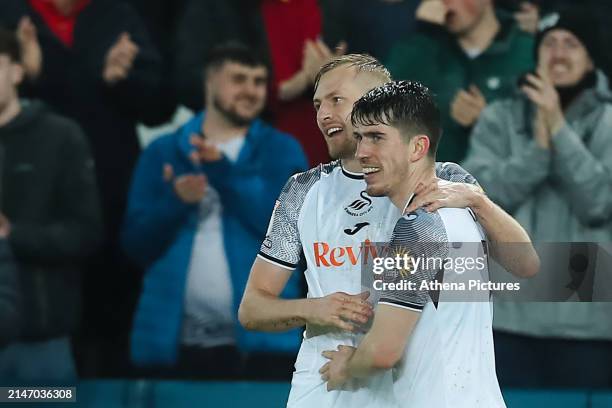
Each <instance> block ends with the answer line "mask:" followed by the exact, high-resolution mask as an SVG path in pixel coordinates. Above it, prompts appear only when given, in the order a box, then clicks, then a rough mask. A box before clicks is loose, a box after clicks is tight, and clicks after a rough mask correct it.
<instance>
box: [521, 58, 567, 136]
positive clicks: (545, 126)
mask: <svg viewBox="0 0 612 408" xmlns="http://www.w3.org/2000/svg"><path fill="white" fill-rule="evenodd" d="M526 79H527V84H525V85H523V86H521V90H522V91H523V92H524V93H525V95H527V97H528V98H529V100H530V101H531V102H533V103H534V104H535V105H536V106H537V108H538V110H537V112H536V119H535V121H536V123H535V124H534V125H535V130H536V132H535V133H536V140H538V142H539V143H540V145H541V146H543V147H548V145H549V144H550V138H551V137H552V135H554V134H555V133H557V132H558V131H559V130H560V129H561V128H562V127H563V125H564V124H565V117H564V116H563V110H562V109H561V102H560V99H559V93H558V92H557V90H556V89H555V87H554V85H553V83H552V81H551V80H550V77H549V76H548V71H547V70H546V68H544V65H542V64H541V65H540V66H539V68H538V70H537V75H533V74H527V76H526Z"/></svg>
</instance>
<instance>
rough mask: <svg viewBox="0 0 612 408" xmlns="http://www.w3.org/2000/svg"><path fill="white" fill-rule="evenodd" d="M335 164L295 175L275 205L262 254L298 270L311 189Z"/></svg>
mask: <svg viewBox="0 0 612 408" xmlns="http://www.w3.org/2000/svg"><path fill="white" fill-rule="evenodd" d="M334 165H335V164H333V163H331V164H327V165H320V166H318V167H315V168H313V169H310V170H308V171H306V172H304V173H299V174H296V175H294V176H292V177H291V178H290V179H289V180H288V181H287V183H286V184H285V187H283V189H282V190H281V193H280V195H279V197H278V200H276V204H275V205H274V211H273V212H272V217H271V219H270V223H269V224H268V231H267V232H266V237H265V239H264V241H263V243H262V244H261V247H260V250H259V254H258V257H260V258H263V259H265V260H267V261H268V262H272V263H274V264H277V265H279V266H282V267H284V268H287V269H291V270H293V269H295V268H296V266H297V265H298V263H299V262H300V258H301V257H302V241H301V239H300V230H299V227H298V222H299V219H300V212H301V211H302V207H303V204H304V200H305V199H306V195H307V194H308V191H309V190H310V189H311V188H312V186H313V185H315V183H316V182H317V181H319V180H320V178H321V174H322V173H324V172H327V171H329V169H331V168H333V166H334Z"/></svg>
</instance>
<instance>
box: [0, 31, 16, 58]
mask: <svg viewBox="0 0 612 408" xmlns="http://www.w3.org/2000/svg"><path fill="white" fill-rule="evenodd" d="M0 55H8V57H9V58H10V59H11V61H13V62H16V63H21V50H20V49H19V42H18V41H17V36H16V35H15V33H14V32H13V31H11V30H9V29H8V28H5V27H2V26H0Z"/></svg>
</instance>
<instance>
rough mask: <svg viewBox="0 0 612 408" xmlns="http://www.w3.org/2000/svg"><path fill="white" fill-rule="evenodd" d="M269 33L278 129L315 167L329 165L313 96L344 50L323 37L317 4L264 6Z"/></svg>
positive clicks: (305, 0)
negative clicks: (321, 74) (317, 80)
mask: <svg viewBox="0 0 612 408" xmlns="http://www.w3.org/2000/svg"><path fill="white" fill-rule="evenodd" d="M261 13H262V16H263V21H264V26H265V31H266V34H267V38H268V47H269V52H270V59H271V63H272V72H273V73H274V78H273V84H272V86H273V89H272V98H271V101H270V108H271V111H272V114H273V115H274V124H275V127H277V128H278V129H280V130H282V131H285V132H287V133H290V134H292V135H294V136H295V137H296V138H297V139H298V140H299V142H300V143H301V144H302V147H303V148H304V150H305V152H306V156H308V160H309V162H310V165H311V166H315V165H317V164H319V163H325V162H328V161H329V155H328V154H327V147H326V145H325V141H324V140H323V139H321V138H320V137H319V133H318V132H319V129H318V128H317V124H316V122H315V120H314V117H313V115H312V109H313V108H312V98H311V97H310V95H309V94H310V92H311V88H312V84H313V82H314V77H315V75H316V73H317V72H318V70H319V68H320V67H321V65H323V64H324V63H325V62H327V60H329V59H330V58H332V57H333V56H335V55H340V54H343V53H344V52H345V50H346V46H345V45H344V44H340V45H339V46H338V47H337V48H336V50H335V51H334V52H332V51H331V50H330V49H329V48H328V46H327V45H325V43H323V41H321V40H320V39H319V36H320V35H321V10H320V7H319V4H318V2H317V0H263V1H262V2H261Z"/></svg>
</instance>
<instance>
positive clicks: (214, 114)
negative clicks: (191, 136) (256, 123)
mask: <svg viewBox="0 0 612 408" xmlns="http://www.w3.org/2000/svg"><path fill="white" fill-rule="evenodd" d="M200 130H201V132H202V134H203V135H205V136H206V138H207V139H209V140H211V141H214V142H224V141H227V140H229V139H232V138H235V137H236V136H240V135H246V133H247V131H248V130H249V126H248V125H246V126H236V124H234V123H232V122H230V121H229V120H227V119H226V118H225V116H224V115H223V114H221V113H220V112H218V111H216V110H215V109H209V110H208V111H207V112H206V117H205V119H204V121H203V122H202V128H201V129H200Z"/></svg>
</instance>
